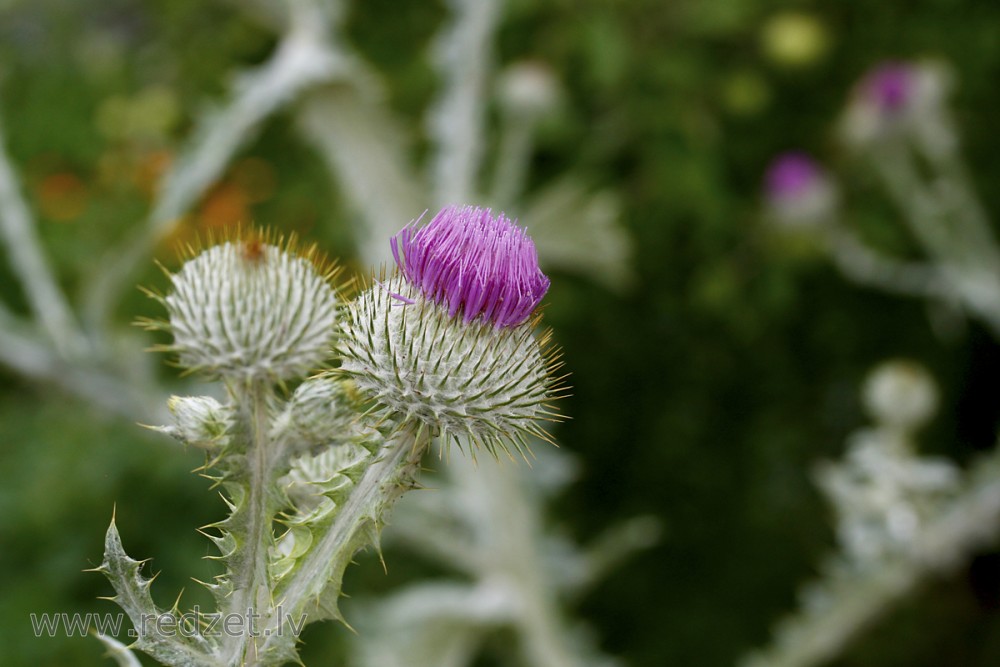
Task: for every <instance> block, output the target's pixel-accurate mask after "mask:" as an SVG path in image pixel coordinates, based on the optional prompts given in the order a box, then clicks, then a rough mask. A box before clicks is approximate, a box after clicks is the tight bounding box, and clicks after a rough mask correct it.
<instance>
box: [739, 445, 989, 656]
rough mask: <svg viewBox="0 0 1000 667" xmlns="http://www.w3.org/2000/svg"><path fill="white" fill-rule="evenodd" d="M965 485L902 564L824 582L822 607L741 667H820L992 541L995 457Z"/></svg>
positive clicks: (789, 625) (785, 627)
mask: <svg viewBox="0 0 1000 667" xmlns="http://www.w3.org/2000/svg"><path fill="white" fill-rule="evenodd" d="M967 480H968V482H967V485H966V489H965V491H964V492H963V493H962V494H961V495H960V496H959V497H957V498H955V499H954V500H952V501H950V502H948V503H946V504H945V505H944V506H943V507H942V508H941V510H940V511H939V513H938V514H937V515H936V517H935V518H934V519H932V520H931V521H929V522H928V523H927V524H926V526H925V528H924V529H923V530H922V531H921V534H920V535H919V537H918V538H917V540H916V541H915V543H914V545H913V546H912V548H911V549H910V551H909V552H908V553H907V555H906V556H905V557H902V556H897V557H895V558H893V559H891V560H890V559H887V560H886V562H885V563H884V564H882V565H881V566H879V567H878V568H877V569H874V570H872V571H870V572H864V573H858V574H854V575H843V576H842V577H841V578H836V577H835V578H834V579H833V580H831V581H828V582H826V584H827V585H828V586H829V590H828V593H829V595H830V599H829V600H828V602H827V604H825V605H824V606H823V607H822V608H820V609H812V610H809V609H806V610H803V612H801V613H800V614H799V615H798V616H797V617H794V618H791V619H788V620H786V621H785V622H784V623H783V624H782V626H781V629H780V630H779V631H778V637H777V638H776V641H775V643H774V644H773V645H772V646H771V647H769V648H767V649H765V650H763V651H760V652H757V653H754V654H753V655H752V656H750V657H748V659H747V660H745V661H744V662H743V663H742V665H743V667H807V666H809V665H819V664H824V663H825V662H826V661H828V660H830V659H831V658H833V657H835V656H837V655H839V654H840V653H842V652H843V650H844V647H845V646H847V645H848V644H849V642H850V641H851V640H852V639H854V637H855V636H856V635H857V634H858V633H859V632H861V631H862V630H863V629H864V628H865V627H866V626H868V624H869V623H871V622H872V621H873V620H874V619H875V618H877V617H878V616H879V615H880V614H882V613H883V612H885V611H887V610H888V609H890V608H891V607H892V605H893V604H894V603H895V602H896V601H897V600H898V599H899V598H901V597H902V596H904V595H906V594H908V593H910V592H911V591H912V590H913V589H914V588H916V586H917V585H918V584H919V583H920V582H921V581H923V580H924V579H926V578H927V577H928V576H930V575H933V574H936V573H939V572H942V571H946V570H947V569H949V568H951V567H954V566H955V565H956V564H958V563H960V562H962V560H963V559H964V558H965V557H966V556H967V555H968V554H969V552H970V551H971V550H972V549H974V548H976V547H978V546H980V545H982V544H984V543H986V542H988V541H989V540H992V539H994V538H995V536H996V534H997V532H998V530H1000V452H994V453H992V454H991V455H990V456H989V457H988V458H986V459H983V460H982V461H980V462H979V463H978V464H976V465H975V466H974V467H973V468H972V469H971V470H970V471H969V472H968V473H967Z"/></svg>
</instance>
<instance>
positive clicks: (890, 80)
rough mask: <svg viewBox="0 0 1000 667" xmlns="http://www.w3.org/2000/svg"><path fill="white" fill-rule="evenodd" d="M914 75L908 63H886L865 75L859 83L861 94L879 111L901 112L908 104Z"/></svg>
mask: <svg viewBox="0 0 1000 667" xmlns="http://www.w3.org/2000/svg"><path fill="white" fill-rule="evenodd" d="M915 85H916V73H915V71H914V68H913V66H912V65H910V64H909V63H905V62H886V63H883V64H881V65H879V66H877V67H875V68H874V69H873V70H871V71H870V72H868V74H867V75H865V78H864V79H863V80H862V82H861V92H862V95H864V97H865V99H867V100H868V101H869V103H871V104H873V105H875V107H877V108H878V109H879V110H880V111H882V112H883V113H887V114H895V113H899V112H901V111H903V110H904V109H905V108H906V106H907V105H908V104H909V103H910V101H911V99H912V97H913V92H914V86H915Z"/></svg>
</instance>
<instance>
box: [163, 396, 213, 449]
mask: <svg viewBox="0 0 1000 667" xmlns="http://www.w3.org/2000/svg"><path fill="white" fill-rule="evenodd" d="M167 408H168V409H169V410H170V414H171V416H173V421H174V423H173V424H172V425H170V426H161V427H157V428H155V429H154V430H156V431H160V432H162V433H166V434H167V435H169V436H171V437H173V438H175V439H176V440H178V441H180V442H182V443H184V444H185V445H190V446H191V447H198V448H199V449H216V448H222V447H225V446H226V445H227V444H228V443H229V434H230V429H231V428H232V424H233V419H232V414H231V411H230V410H229V409H228V408H227V407H226V406H224V405H222V404H221V403H219V402H218V401H217V400H215V399H214V398H212V397H210V396H171V397H170V400H169V401H167Z"/></svg>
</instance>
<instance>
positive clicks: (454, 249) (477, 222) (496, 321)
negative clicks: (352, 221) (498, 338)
mask: <svg viewBox="0 0 1000 667" xmlns="http://www.w3.org/2000/svg"><path fill="white" fill-rule="evenodd" d="M391 245H392V254H393V257H395V259H396V265H397V266H398V267H399V269H400V271H401V272H402V274H403V276H404V277H405V278H406V280H407V281H408V282H409V283H410V284H411V285H413V286H414V287H416V288H417V289H419V290H420V292H421V293H422V294H423V295H424V296H425V297H426V298H428V299H430V300H431V301H434V302H436V303H438V304H441V305H442V306H445V307H446V308H447V309H448V314H449V316H451V317H454V316H455V315H457V314H458V312H459V310H461V311H462V319H463V320H464V321H465V322H471V321H472V320H473V319H475V318H476V317H479V316H480V315H481V316H482V317H483V319H484V320H488V321H490V322H491V323H492V324H493V325H494V326H495V327H497V328H502V327H515V326H517V325H519V324H521V323H522V322H524V321H525V320H527V319H528V317H529V316H530V315H531V313H532V312H533V311H534V310H535V307H536V306H538V303H539V302H540V301H541V300H542V297H543V296H545V292H546V291H548V289H549V279H548V278H547V277H546V276H545V274H544V273H542V272H541V270H540V269H539V268H538V255H537V253H536V252H535V244H534V243H533V242H532V240H531V238H529V237H528V235H527V233H525V231H524V230H523V229H519V228H518V227H516V226H514V224H513V223H512V222H511V221H510V220H508V219H507V217H506V216H505V215H504V214H503V213H500V214H498V215H497V216H496V217H494V216H493V213H492V211H490V209H488V208H486V209H483V208H477V207H473V206H464V207H463V206H449V207H446V208H444V209H442V210H441V212H440V213H438V214H437V215H436V216H434V219H433V220H431V221H430V222H429V223H428V224H427V225H425V226H423V227H420V228H417V222H416V221H414V222H411V223H410V224H408V225H407V226H406V227H404V228H403V229H402V230H401V231H400V232H399V233H398V234H396V235H395V236H394V237H392V240H391Z"/></svg>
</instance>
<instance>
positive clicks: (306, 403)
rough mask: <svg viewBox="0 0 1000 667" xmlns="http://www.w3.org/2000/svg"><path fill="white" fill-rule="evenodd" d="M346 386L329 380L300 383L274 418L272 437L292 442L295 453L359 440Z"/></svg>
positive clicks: (354, 406) (353, 410) (343, 382)
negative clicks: (319, 446) (315, 447)
mask: <svg viewBox="0 0 1000 667" xmlns="http://www.w3.org/2000/svg"><path fill="white" fill-rule="evenodd" d="M346 384H347V381H345V380H341V379H336V378H331V377H317V378H311V379H309V380H306V381H305V382H303V383H302V384H300V385H299V386H298V388H297V389H296V390H295V391H294V392H293V393H292V396H291V398H290V399H289V400H288V404H287V405H286V406H285V409H284V410H283V411H282V412H281V414H279V415H278V417H277V418H276V419H275V422H274V428H273V430H272V437H274V438H276V439H277V438H283V439H286V440H289V441H291V442H292V443H293V448H294V449H295V450H302V449H306V448H310V447H314V446H318V445H326V444H342V443H345V442H351V441H356V440H357V439H358V438H360V437H362V436H363V432H362V427H361V424H360V422H359V420H358V418H357V410H356V407H357V405H356V401H355V400H354V399H352V397H351V392H350V390H349V388H348V387H346V386H345V385H346Z"/></svg>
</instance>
